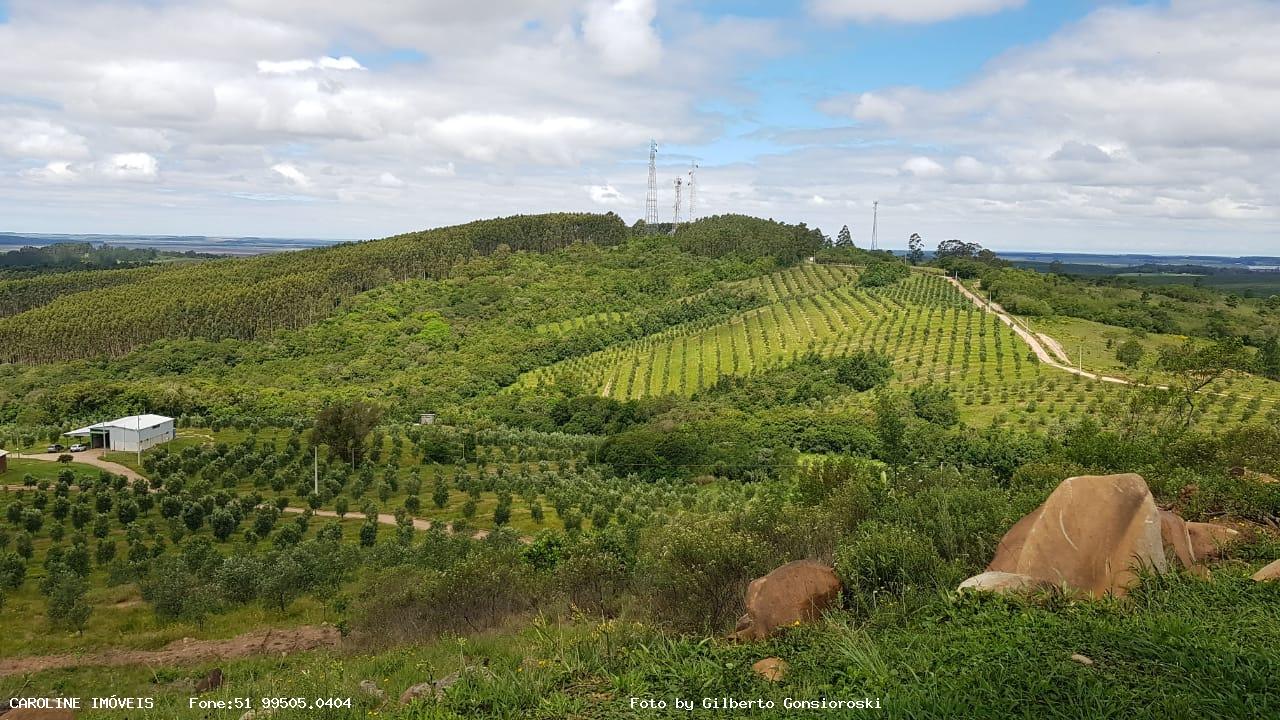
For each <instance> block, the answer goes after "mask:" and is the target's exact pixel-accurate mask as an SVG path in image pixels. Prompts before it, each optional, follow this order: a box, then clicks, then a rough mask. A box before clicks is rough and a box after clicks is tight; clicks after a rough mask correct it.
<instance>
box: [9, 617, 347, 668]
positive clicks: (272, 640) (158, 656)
mask: <svg viewBox="0 0 1280 720" xmlns="http://www.w3.org/2000/svg"><path fill="white" fill-rule="evenodd" d="M341 642H342V635H341V634H340V633H339V632H338V629H337V628H335V627H333V626H332V625H303V626H302V627H294V628H283V629H280V628H277V629H271V628H268V629H265V630H254V631H251V632H247V633H244V634H243V635H237V636H235V637H233V638H228V639H224V640H192V639H190V638H183V639H182V640H174V641H173V642H171V643H169V644H168V645H165V646H164V647H163V648H161V649H159V650H103V651H101V652H92V653H63V654H60V655H29V656H26V657H7V658H0V677H7V676H9V675H26V674H29V673H37V672H44V671H46V670H58V669H61V668H80V667H93V666H108V667H112V666H118V665H195V664H199V663H202V662H209V661H212V660H230V659H232V658H241V657H248V656H251V655H276V654H289V653H295V652H302V651H305V650H315V649H317V648H326V647H335V646H337V645H339V644H340V643H341Z"/></svg>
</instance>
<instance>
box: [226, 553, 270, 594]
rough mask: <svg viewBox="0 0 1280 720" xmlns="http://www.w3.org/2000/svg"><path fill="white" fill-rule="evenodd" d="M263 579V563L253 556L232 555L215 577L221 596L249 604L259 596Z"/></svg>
mask: <svg viewBox="0 0 1280 720" xmlns="http://www.w3.org/2000/svg"><path fill="white" fill-rule="evenodd" d="M262 577H263V566H262V561H260V560H259V559H258V558H256V557H254V556H253V555H232V556H231V557H228V558H226V559H225V560H223V561H222V565H220V566H219V567H218V571H217V573H216V574H215V575H214V582H216V583H217V585H218V591H219V594H221V596H222V597H223V598H225V599H227V600H230V601H232V602H240V603H244V602H249V601H250V600H253V599H254V598H256V597H257V596H258V585H259V583H260V582H261V580H262Z"/></svg>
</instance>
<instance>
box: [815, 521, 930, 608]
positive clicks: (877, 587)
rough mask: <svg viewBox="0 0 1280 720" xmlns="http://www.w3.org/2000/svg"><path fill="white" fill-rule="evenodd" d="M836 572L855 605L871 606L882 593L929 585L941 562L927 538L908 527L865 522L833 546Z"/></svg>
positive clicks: (899, 593) (892, 592)
mask: <svg viewBox="0 0 1280 720" xmlns="http://www.w3.org/2000/svg"><path fill="white" fill-rule="evenodd" d="M835 560H836V562H835V565H836V573H837V574H838V575H839V576H840V580H841V581H842V582H843V583H844V586H845V590H846V592H848V594H849V595H850V597H851V599H852V600H854V601H855V602H854V605H859V606H862V607H874V606H875V604H876V596H877V595H880V594H883V593H890V594H894V595H902V594H905V593H906V592H908V591H909V590H911V589H914V588H932V587H934V586H935V585H936V584H937V581H938V576H939V572H940V569H941V566H942V558H940V557H939V556H938V552H937V550H935V549H934V546H933V543H932V542H931V541H930V540H929V538H927V537H925V536H924V535H921V534H920V533H918V532H916V531H915V530H912V529H910V528H907V527H902V526H900V525H893V524H888V523H882V522H867V523H864V524H863V525H862V526H861V527H860V528H858V530H857V532H855V533H854V534H853V536H852V537H851V538H849V539H848V540H846V541H845V542H843V543H841V544H840V546H839V547H837V548H836V558H835Z"/></svg>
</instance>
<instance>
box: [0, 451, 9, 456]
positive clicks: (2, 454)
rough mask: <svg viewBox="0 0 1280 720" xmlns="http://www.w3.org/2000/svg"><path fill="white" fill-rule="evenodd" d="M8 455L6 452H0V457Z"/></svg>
mask: <svg viewBox="0 0 1280 720" xmlns="http://www.w3.org/2000/svg"><path fill="white" fill-rule="evenodd" d="M8 454H9V451H8V450H0V457H4V456H5V455H8Z"/></svg>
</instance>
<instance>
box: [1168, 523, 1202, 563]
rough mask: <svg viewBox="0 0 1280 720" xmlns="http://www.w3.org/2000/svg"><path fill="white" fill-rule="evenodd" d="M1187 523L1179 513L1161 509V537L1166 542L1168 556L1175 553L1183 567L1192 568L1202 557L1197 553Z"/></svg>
mask: <svg viewBox="0 0 1280 720" xmlns="http://www.w3.org/2000/svg"><path fill="white" fill-rule="evenodd" d="M1187 525H1188V523H1187V521H1185V520H1183V519H1182V517H1181V516H1180V515H1178V514H1177V513H1172V512H1169V511H1168V510H1161V511H1160V539H1161V540H1162V541H1163V542H1164V549H1165V553H1166V556H1168V555H1173V557H1175V558H1177V559H1178V562H1179V563H1180V564H1181V565H1182V567H1184V568H1192V567H1195V566H1196V563H1197V562H1199V561H1200V558H1199V557H1198V556H1197V555H1196V552H1195V546H1194V544H1193V543H1192V541H1191V533H1190V531H1189V530H1188V529H1187Z"/></svg>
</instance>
